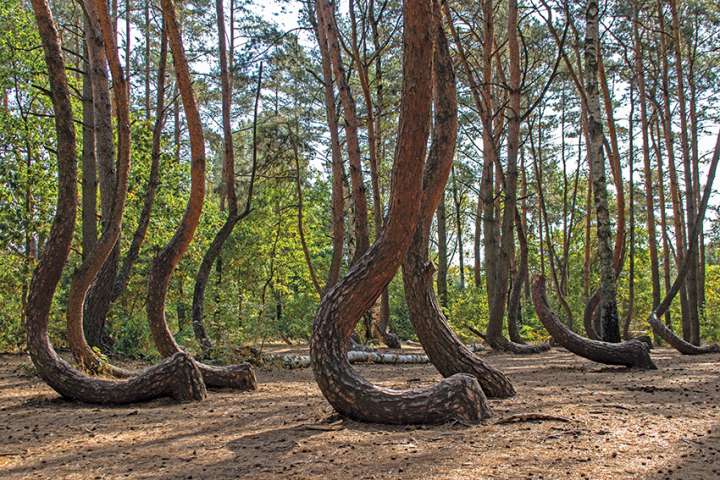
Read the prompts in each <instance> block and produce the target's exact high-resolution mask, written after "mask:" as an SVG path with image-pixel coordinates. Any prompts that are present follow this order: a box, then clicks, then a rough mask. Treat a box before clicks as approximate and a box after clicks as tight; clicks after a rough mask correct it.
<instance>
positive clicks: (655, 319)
mask: <svg viewBox="0 0 720 480" xmlns="http://www.w3.org/2000/svg"><path fill="white" fill-rule="evenodd" d="M718 163H720V131H718V134H717V139H716V141H715V150H714V152H713V157H712V161H711V163H710V168H709V169H708V176H707V183H706V184H705V191H704V192H703V196H702V199H701V201H700V205H698V212H697V215H696V216H695V218H694V219H693V220H692V225H693V228H692V230H691V231H690V232H689V234H688V245H689V247H688V251H687V252H684V254H683V255H682V258H683V261H682V264H681V265H680V267H679V268H678V275H677V277H676V278H675V282H674V283H673V285H672V287H671V288H670V289H669V290H668V291H667V293H666V294H665V298H664V299H663V301H662V302H660V305H658V307H657V308H656V309H654V310H653V311H652V312H651V314H650V317H649V318H648V321H649V322H650V325H651V326H652V328H653V330H654V331H655V333H656V334H657V335H659V336H661V337H662V338H664V339H665V340H666V341H667V342H668V343H669V344H670V345H671V346H672V347H674V348H675V349H677V350H678V351H679V352H680V353H682V354H683V355H700V354H705V353H718V352H720V346H719V345H717V344H712V345H706V346H704V347H701V346H699V345H694V344H693V343H691V342H688V341H685V340H683V339H681V338H680V337H678V336H677V335H675V334H674V333H673V332H672V330H670V329H669V328H667V327H666V326H665V325H663V324H662V322H661V321H660V320H659V317H660V316H661V315H662V314H663V312H665V311H666V310H667V309H669V308H670V304H671V303H672V301H673V298H674V297H675V295H677V293H678V291H680V288H681V286H682V285H683V283H684V282H685V280H686V275H687V273H688V271H689V270H690V268H691V264H692V262H693V261H692V258H693V250H694V249H697V245H698V242H697V239H698V237H699V235H700V225H702V223H703V219H704V217H705V211H706V210H707V206H708V202H709V200H710V195H711V194H712V187H713V181H714V180H715V173H716V172H717V166H718Z"/></svg>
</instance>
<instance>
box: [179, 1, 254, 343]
mask: <svg viewBox="0 0 720 480" xmlns="http://www.w3.org/2000/svg"><path fill="white" fill-rule="evenodd" d="M223 1H224V0H216V2H215V12H216V16H217V29H218V55H219V57H220V84H221V90H222V124H223V168H222V172H223V188H222V193H223V194H224V195H223V198H225V200H227V208H228V214H227V218H226V220H225V223H224V224H223V226H222V227H221V228H220V230H219V231H218V232H217V233H216V234H215V237H214V238H213V241H212V242H211V243H210V246H209V247H208V249H207V250H206V251H205V255H203V259H202V261H201V262H200V267H199V268H198V272H197V274H196V275H195V288H194V289H193V303H192V326H193V332H194V334H195V338H196V339H197V341H198V343H199V344H200V347H201V349H202V353H203V356H207V355H208V354H209V353H210V350H211V349H212V342H211V341H210V337H209V336H208V334H207V331H206V329H205V322H204V318H203V317H204V309H205V305H204V302H205V288H206V287H207V282H208V279H209V278H210V272H211V271H212V265H213V263H214V262H215V260H218V261H219V259H220V254H221V252H222V248H223V245H225V242H226V241H227V239H228V238H229V237H230V235H231V234H232V232H233V230H234V229H235V225H237V223H238V222H239V221H240V220H241V219H243V218H244V217H246V216H247V215H248V214H249V213H250V202H251V200H252V192H253V187H254V183H255V167H256V164H257V142H256V130H257V108H258V102H259V95H260V85H261V80H260V79H261V78H262V63H261V64H260V74H259V77H258V88H257V91H256V95H255V108H254V114H253V151H252V172H251V173H250V184H249V187H248V197H247V201H246V205H245V209H244V210H243V212H242V213H238V205H237V203H238V201H237V194H236V192H235V147H234V143H233V137H232V135H233V133H232V123H231V121H230V116H231V113H232V112H231V110H232V72H231V71H230V68H229V66H228V62H229V59H228V51H227V45H226V41H225V11H224V8H223ZM230 36H231V37H233V36H234V28H233V26H232V25H231V27H230ZM232 57H233V52H232V50H231V51H230V57H229V58H230V59H232ZM221 203H222V202H221Z"/></svg>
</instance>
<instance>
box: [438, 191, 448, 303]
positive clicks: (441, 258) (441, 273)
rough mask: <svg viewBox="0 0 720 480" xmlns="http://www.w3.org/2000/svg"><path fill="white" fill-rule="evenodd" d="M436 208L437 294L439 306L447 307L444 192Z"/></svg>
mask: <svg viewBox="0 0 720 480" xmlns="http://www.w3.org/2000/svg"><path fill="white" fill-rule="evenodd" d="M442 197H443V198H442V199H440V203H439V204H438V208H437V235H438V271H437V292H438V297H439V298H440V306H442V307H443V308H447V306H448V290H447V289H448V286H447V273H448V254H447V215H446V213H445V192H444V191H443V194H442Z"/></svg>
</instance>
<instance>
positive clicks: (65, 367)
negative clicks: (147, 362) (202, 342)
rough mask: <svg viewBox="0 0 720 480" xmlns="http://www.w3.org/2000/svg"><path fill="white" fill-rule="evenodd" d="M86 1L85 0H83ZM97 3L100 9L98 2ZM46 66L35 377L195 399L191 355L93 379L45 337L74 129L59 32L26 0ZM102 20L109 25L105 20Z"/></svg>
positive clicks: (118, 399) (73, 172)
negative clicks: (48, 213)
mask: <svg viewBox="0 0 720 480" xmlns="http://www.w3.org/2000/svg"><path fill="white" fill-rule="evenodd" d="M88 3H89V2H88ZM98 3H102V5H98V7H99V8H102V9H105V17H106V20H109V19H107V10H106V9H107V6H106V5H105V3H104V2H98ZM32 7H33V11H34V13H35V19H36V21H37V24H38V29H39V31H40V38H41V41H42V45H43V50H44V52H45V61H46V63H47V66H48V75H49V79H50V90H51V96H52V102H53V110H54V113H55V117H54V118H55V130H56V134H57V159H58V199H57V208H56V210H55V218H54V220H53V223H52V228H51V231H50V236H49V237H48V241H47V243H46V245H45V248H44V251H43V254H42V257H41V259H40V261H39V263H38V266H37V268H36V270H35V272H34V274H33V280H32V282H31V285H30V297H29V298H30V301H29V303H28V308H27V311H26V327H27V334H28V352H29V353H30V357H31V359H32V361H33V364H34V365H35V368H36V369H37V371H38V374H39V375H40V377H41V378H42V379H43V380H45V382H47V383H48V385H50V387H52V388H53V389H55V390H56V391H57V392H58V393H59V394H60V395H62V396H64V397H67V398H71V399H75V400H80V401H85V402H93V403H130V402H137V401H142V400H149V399H151V398H155V397H158V396H171V397H174V398H176V399H179V400H201V399H203V398H204V397H205V396H206V391H205V385H204V384H203V382H202V378H201V377H200V374H199V372H198V370H197V367H196V366H195V364H194V362H193V361H192V359H190V358H189V357H188V356H187V355H185V354H183V353H179V354H177V355H175V356H173V357H172V358H170V359H168V360H165V361H164V362H162V363H160V364H158V365H156V366H154V367H150V368H149V369H147V370H145V371H144V372H143V373H142V375H139V376H136V377H134V378H132V379H131V380H127V381H110V380H101V379H94V378H90V377H87V376H85V375H83V374H82V373H81V372H79V371H78V370H75V369H73V368H72V367H71V366H70V365H69V364H68V363H67V362H65V361H64V360H63V359H62V358H60V357H59V356H58V355H57V353H56V352H55V350H54V349H53V346H52V344H51V343H50V340H49V338H48V317H49V313H50V307H51V304H52V298H53V296H54V293H55V290H56V288H57V284H58V282H59V281H60V277H61V274H62V270H63V266H64V265H65V262H66V260H67V257H68V254H69V252H70V246H71V243H72V237H73V231H74V228H75V216H76V211H77V199H76V193H77V192H76V190H77V187H76V177H77V166H76V156H75V153H76V152H75V129H74V125H73V115H72V104H71V101H70V90H69V88H68V84H67V78H66V76H65V65H64V62H63V59H62V49H61V44H60V37H59V34H58V32H57V29H56V28H55V23H54V21H53V18H52V13H51V12H50V7H49V5H48V4H47V2H46V1H44V0H33V1H32ZM105 24H106V25H107V24H109V22H108V21H106V22H105Z"/></svg>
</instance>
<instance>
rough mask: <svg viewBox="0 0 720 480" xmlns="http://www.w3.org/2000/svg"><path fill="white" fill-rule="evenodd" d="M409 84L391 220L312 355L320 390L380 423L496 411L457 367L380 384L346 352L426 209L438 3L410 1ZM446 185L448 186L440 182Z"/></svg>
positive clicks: (327, 316)
mask: <svg viewBox="0 0 720 480" xmlns="http://www.w3.org/2000/svg"><path fill="white" fill-rule="evenodd" d="M403 10H404V15H403V19H404V32H403V37H404V38H403V53H404V56H403V89H402V97H401V99H402V100H401V105H400V123H399V133H398V146H397V149H396V161H395V166H394V169H393V175H392V191H391V196H390V211H389V213H388V217H387V218H388V221H387V224H386V226H385V229H384V230H383V233H382V235H381V236H380V238H379V239H377V240H376V242H375V245H373V247H372V248H371V249H370V250H368V251H367V253H366V254H365V255H363V256H362V257H361V258H360V259H359V260H358V261H357V262H356V263H355V264H354V265H353V266H352V267H351V268H350V271H349V272H348V274H347V275H346V276H345V277H344V278H343V279H342V280H341V281H340V282H339V283H338V284H337V285H336V286H335V287H334V288H333V289H332V290H329V291H328V292H327V293H326V295H325V296H324V297H323V299H322V301H321V303H320V309H319V311H318V314H317V316H316V317H315V321H314V323H313V335H312V338H311V342H310V356H311V359H312V364H313V371H314V373H315V378H316V380H317V382H318V386H319V387H320V390H321V392H322V393H323V395H324V396H325V398H326V399H327V400H328V402H330V404H331V405H332V406H333V407H334V408H335V410H337V411H338V412H339V413H340V414H342V415H346V416H348V417H350V418H353V419H355V420H360V421H368V422H379V423H398V424H405V423H442V422H446V421H448V420H451V419H456V420H460V421H463V422H469V423H477V422H479V421H480V420H481V419H482V418H484V417H486V416H487V415H489V413H490V411H489V407H488V406H487V403H486V400H485V395H484V394H483V391H482V389H481V388H480V385H479V384H478V382H477V380H476V379H475V378H474V377H471V376H469V375H453V376H452V377H450V378H449V379H445V380H443V381H442V382H440V383H438V384H436V385H435V386H433V387H430V388H428V389H423V390H412V391H408V392H400V391H396V390H388V389H384V388H378V387H375V386H373V385H372V384H370V383H369V382H367V381H366V380H364V379H363V378H362V377H360V376H359V375H358V374H357V372H355V371H354V370H353V369H352V367H351V365H350V363H349V362H348V360H347V356H346V354H345V352H346V349H347V345H348V342H349V341H350V335H351V334H352V331H353V329H354V327H355V324H356V323H357V321H358V320H359V319H360V317H361V316H362V315H363V313H364V312H365V311H367V309H368V308H370V306H371V305H372V304H373V303H374V302H375V300H376V299H377V298H378V296H379V295H380V294H381V293H382V290H383V289H384V288H385V287H386V286H387V284H388V283H389V282H390V280H391V279H392V277H393V276H394V274H395V272H396V270H397V268H398V266H399V265H400V263H401V262H402V259H403V256H404V254H405V253H406V252H407V250H408V247H409V246H410V243H411V241H412V236H413V233H414V232H415V230H416V226H417V221H418V219H419V216H420V207H421V205H420V202H418V201H417V200H415V199H417V198H419V196H420V194H421V192H422V171H423V163H424V157H425V153H426V152H425V150H426V142H427V137H428V131H429V123H430V122H429V119H430V110H431V109H430V106H431V93H430V92H431V90H432V88H431V75H430V72H431V59H432V29H431V18H432V11H431V3H430V2H429V1H414V2H407V3H404V5H403ZM440 191H442V190H440Z"/></svg>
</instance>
